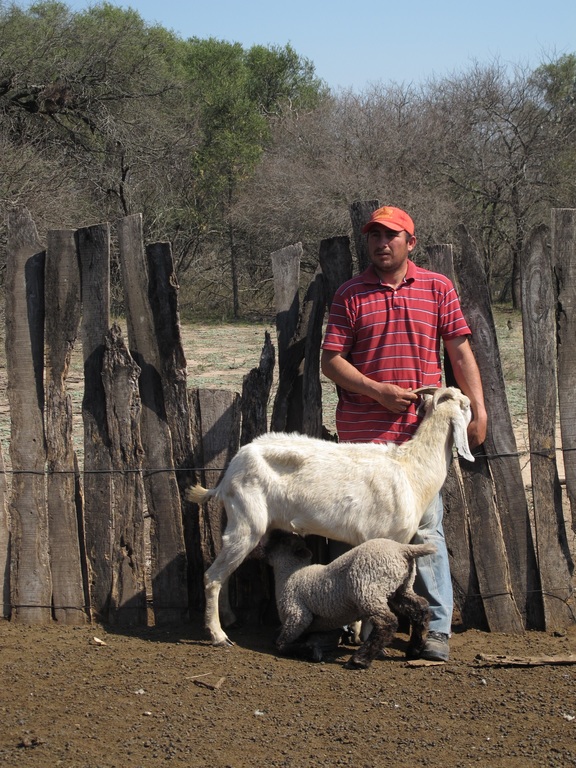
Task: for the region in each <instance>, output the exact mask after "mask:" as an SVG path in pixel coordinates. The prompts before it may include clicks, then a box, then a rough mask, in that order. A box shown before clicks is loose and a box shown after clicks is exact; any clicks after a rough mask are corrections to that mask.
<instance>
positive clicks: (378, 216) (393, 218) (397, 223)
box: [362, 205, 414, 235]
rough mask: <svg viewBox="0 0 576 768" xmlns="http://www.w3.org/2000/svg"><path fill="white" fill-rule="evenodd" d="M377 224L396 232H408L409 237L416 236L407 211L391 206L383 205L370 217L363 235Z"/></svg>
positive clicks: (363, 229)
mask: <svg viewBox="0 0 576 768" xmlns="http://www.w3.org/2000/svg"><path fill="white" fill-rule="evenodd" d="M375 224H381V225H382V226H383V227H388V229H393V230H394V231H396V232H401V231H402V230H406V232H408V234H409V235H414V222H413V221H412V219H411V218H410V216H408V214H407V213H406V211H403V210H402V209H401V208H393V207H392V206H391V205H383V206H382V208H377V209H376V210H375V211H374V212H373V213H372V216H370V219H369V220H368V221H367V222H366V224H364V226H363V227H362V232H363V234H366V232H368V231H369V230H370V229H372V227H373V226H374V225H375Z"/></svg>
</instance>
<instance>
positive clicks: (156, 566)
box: [118, 214, 188, 624]
mask: <svg viewBox="0 0 576 768" xmlns="http://www.w3.org/2000/svg"><path fill="white" fill-rule="evenodd" d="M118 240H119V246H120V268H121V273H122V282H123V286H124V295H125V300H126V310H127V326H128V340H129V345H130V353H131V355H132V357H133V358H134V360H135V361H136V363H137V364H138V365H139V366H140V369H141V374H140V397H141V399H142V413H141V439H142V446H143V448H144V460H143V467H144V470H145V473H144V487H145V490H146V501H147V505H148V512H149V515H150V519H151V533H150V545H151V546H150V548H151V559H152V593H153V605H154V618H155V622H156V624H169V623H180V622H181V621H183V620H184V619H185V618H186V617H187V616H188V585H187V561H186V548H185V544H184V530H183V525H182V507H181V504H180V493H179V489H178V483H177V481H176V474H175V471H174V456H173V450H172V436H171V433H170V428H169V426H168V422H167V416H166V404H165V400H164V393H163V387H162V359H161V355H160V351H159V348H158V340H157V338H156V334H155V323H154V317H153V313H152V308H151V304H150V298H149V297H150V293H151V288H150V278H149V273H148V268H147V262H146V258H145V253H144V243H143V239H142V216H141V215H140V214H137V215H134V216H127V217H126V218H124V219H120V220H119V221H118Z"/></svg>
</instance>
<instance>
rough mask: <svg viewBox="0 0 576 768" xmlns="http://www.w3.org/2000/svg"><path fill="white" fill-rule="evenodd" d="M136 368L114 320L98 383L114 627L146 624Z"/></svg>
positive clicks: (111, 608)
mask: <svg viewBox="0 0 576 768" xmlns="http://www.w3.org/2000/svg"><path fill="white" fill-rule="evenodd" d="M139 375H140V368H139V367H138V366H137V365H136V363H135V362H134V360H133V359H132V357H131V356H130V353H129V352H128V350H127V348H126V345H125V343H124V339H123V338H122V331H121V329H120V327H119V326H118V325H117V324H114V325H113V326H112V328H111V329H110V330H109V332H108V334H107V336H106V350H105V352H104V359H103V364H102V382H103V385H104V391H105V393H106V404H107V408H106V414H107V424H108V435H109V436H110V455H111V457H112V466H113V468H114V473H113V475H112V483H113V493H114V542H113V560H112V587H111V594H110V611H109V617H110V621H111V622H112V623H113V624H117V625H119V626H124V627H125V626H135V625H142V626H145V625H146V623H147V609H146V586H145V582H146V580H145V570H146V569H145V565H146V563H145V543H144V487H143V484H142V475H141V471H140V470H141V467H142V453H143V451H142V444H141V442H140V395H139V392H138V377H139Z"/></svg>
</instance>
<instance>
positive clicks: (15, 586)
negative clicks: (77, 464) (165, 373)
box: [5, 208, 52, 624]
mask: <svg viewBox="0 0 576 768" xmlns="http://www.w3.org/2000/svg"><path fill="white" fill-rule="evenodd" d="M44 262H45V253H44V249H43V246H42V245H41V243H40V241H39V238H38V233H37V230H36V225H35V224H34V222H33V221H32V218H31V216H30V213H29V212H28V211H27V210H26V209H25V208H16V209H14V210H12V211H11V212H10V213H9V216H8V248H7V259H6V283H5V295H6V369H7V374H8V385H7V393H8V400H9V403H10V414H11V435H10V457H11V460H12V471H13V473H14V475H13V478H12V499H11V506H10V520H11V528H12V600H13V611H12V619H13V620H14V621H21V622H24V623H28V624H45V623H48V622H49V621H50V619H51V614H52V579H51V573H50V562H49V550H48V513H47V509H46V490H45V479H46V478H45V472H46V444H45V436H44V384H43V373H44Z"/></svg>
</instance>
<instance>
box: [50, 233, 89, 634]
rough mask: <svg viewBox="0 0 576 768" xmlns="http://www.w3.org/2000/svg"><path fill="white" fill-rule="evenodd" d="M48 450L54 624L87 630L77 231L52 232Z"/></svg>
mask: <svg viewBox="0 0 576 768" xmlns="http://www.w3.org/2000/svg"><path fill="white" fill-rule="evenodd" d="M45 303H46V412H45V413H46V416H45V418H46V447H47V459H48V480H47V489H46V490H47V494H46V495H47V501H48V521H49V540H50V567H51V571H52V602H53V605H54V618H55V619H56V620H57V621H59V622H61V623H63V624H84V623H86V621H87V618H88V601H87V596H88V592H87V590H88V585H87V584H84V580H83V576H84V574H85V571H86V567H85V563H84V562H83V558H84V555H85V551H84V543H83V541H82V543H81V539H83V536H84V530H83V526H80V527H79V525H78V520H79V519H80V520H81V519H82V515H83V510H82V509H81V508H80V509H78V508H77V506H76V505H77V502H79V501H81V497H79V496H78V494H77V493H76V486H77V482H78V478H77V476H76V457H75V452H74V447H73V438H72V435H73V419H72V400H71V398H70V395H69V394H67V392H66V379H67V376H68V370H69V367H70V359H71V356H72V350H73V348H74V343H75V341H76V338H77V336H78V330H79V325H80V316H81V298H80V267H79V263H78V255H77V252H76V238H75V232H74V230H56V231H51V232H48V236H47V249H46V286H45Z"/></svg>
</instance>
